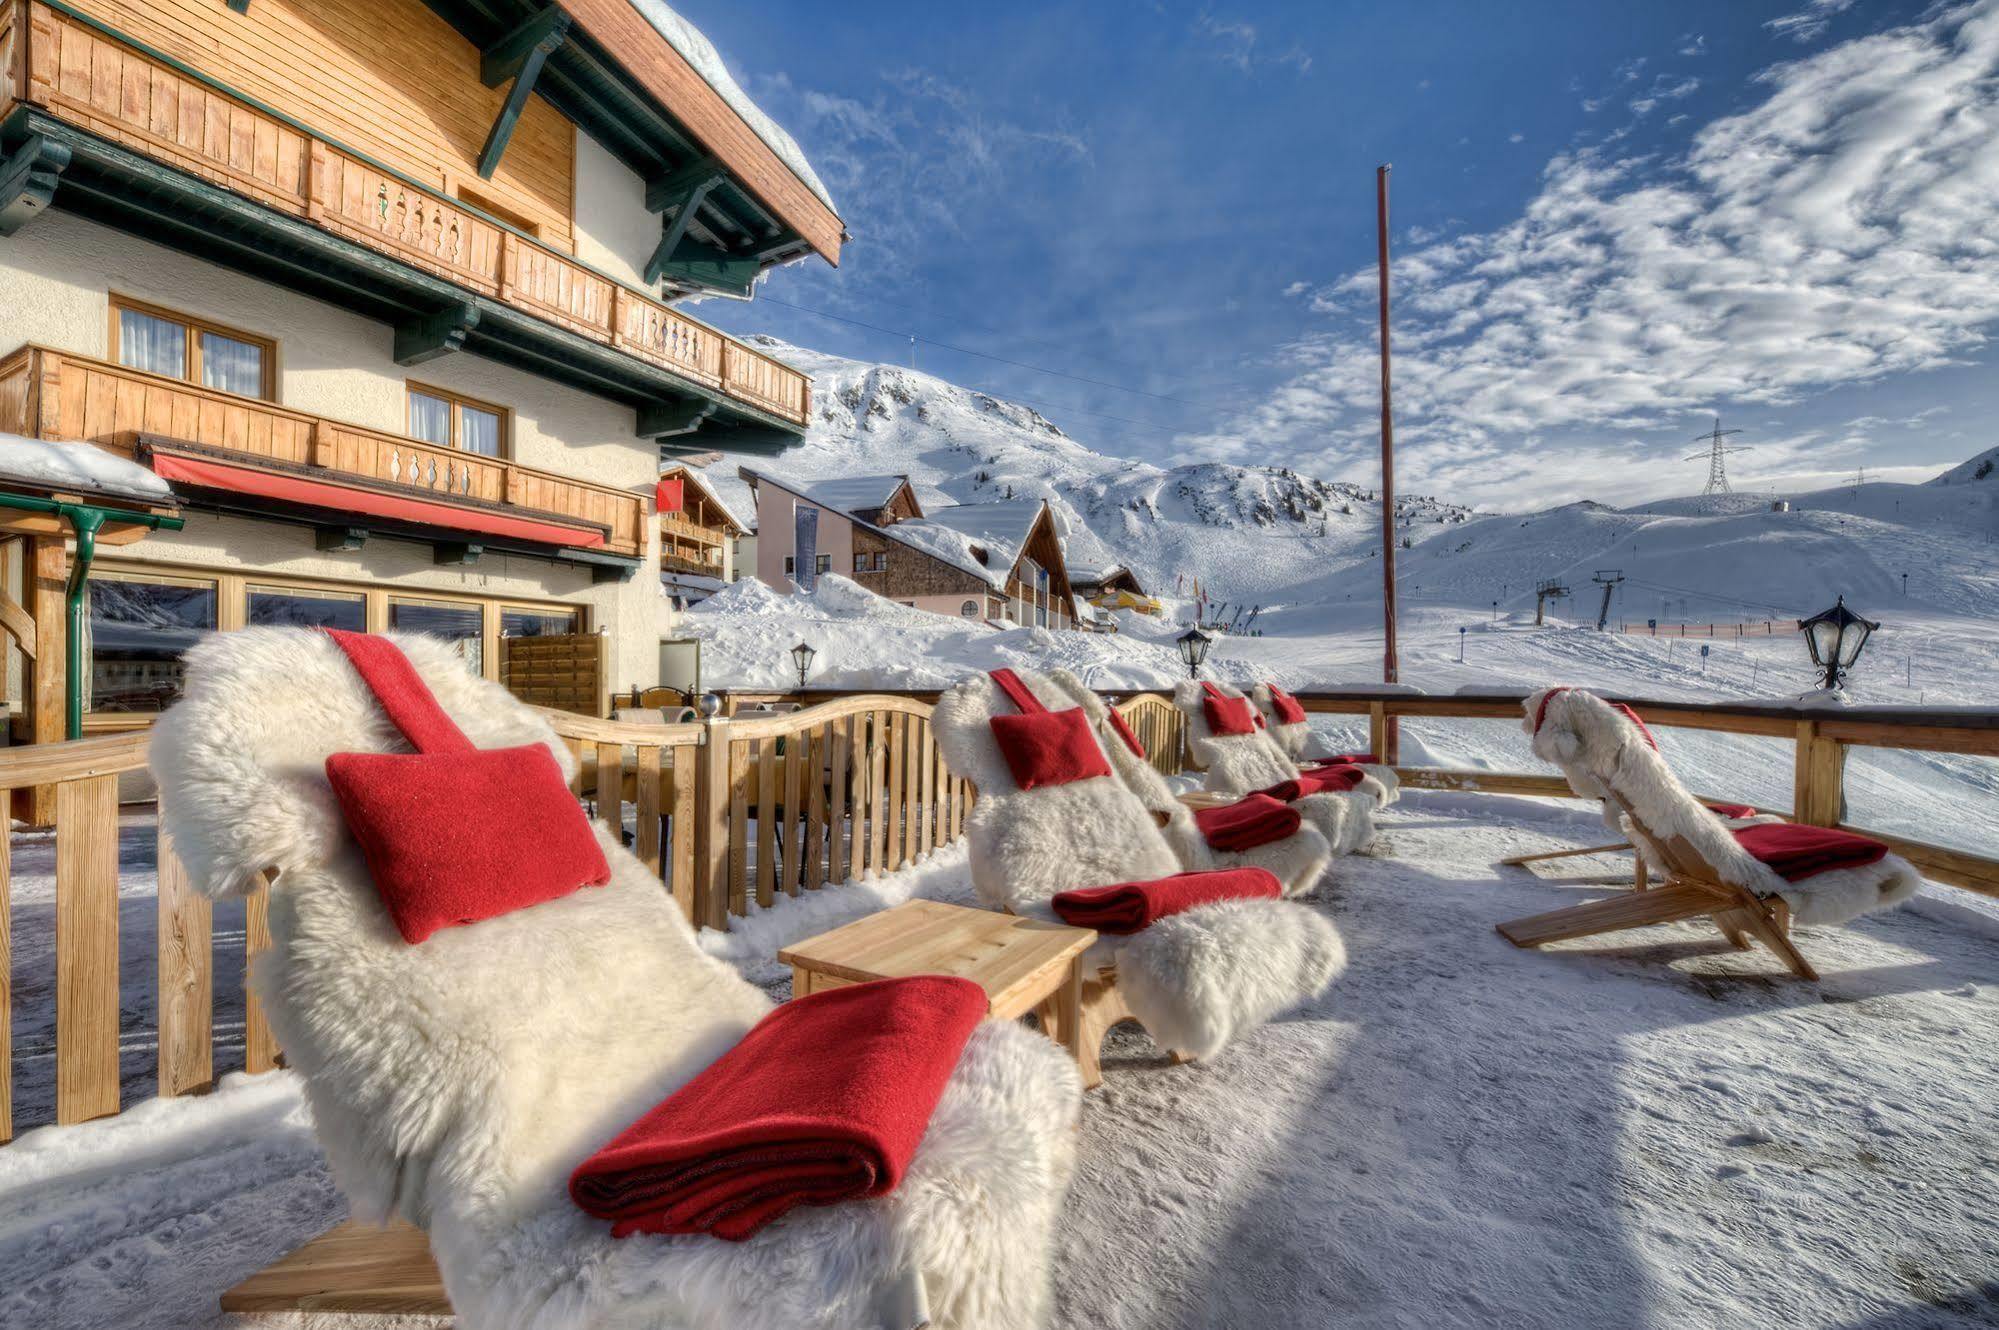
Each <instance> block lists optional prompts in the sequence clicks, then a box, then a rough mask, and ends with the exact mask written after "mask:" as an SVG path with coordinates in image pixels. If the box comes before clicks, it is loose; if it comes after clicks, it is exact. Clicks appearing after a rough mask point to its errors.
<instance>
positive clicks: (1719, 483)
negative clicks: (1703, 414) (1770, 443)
mask: <svg viewBox="0 0 1999 1330" xmlns="http://www.w3.org/2000/svg"><path fill="white" fill-rule="evenodd" d="M1740 433H1742V431H1741V430H1739V429H1723V428H1722V427H1721V417H1720V416H1716V417H1715V418H1714V428H1713V429H1711V430H1709V431H1708V432H1707V433H1706V434H1698V435H1695V436H1694V440H1693V441H1694V442H1695V443H1705V444H1706V445H1707V451H1705V452H1698V453H1694V454H1692V455H1691V456H1688V457H1684V458H1682V459H1681V460H1682V461H1686V462H1698V461H1700V460H1701V459H1702V458H1703V457H1705V458H1706V459H1707V486H1706V488H1704V489H1702V490H1701V493H1702V494H1727V493H1729V488H1728V468H1727V466H1726V465H1725V464H1724V463H1723V461H1722V459H1723V458H1725V457H1727V456H1728V455H1729V454H1730V453H1740V452H1747V451H1748V447H1747V445H1736V446H1734V447H1730V446H1729V445H1727V444H1724V443H1723V442H1722V440H1723V439H1726V438H1727V437H1728V436H1729V435H1731V434H1740Z"/></svg>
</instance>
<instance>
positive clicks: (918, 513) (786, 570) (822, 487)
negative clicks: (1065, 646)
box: [740, 467, 1077, 628]
mask: <svg viewBox="0 0 1999 1330" xmlns="http://www.w3.org/2000/svg"><path fill="white" fill-rule="evenodd" d="M740 474H741V476H742V478H743V479H744V480H745V481H747V482H749V485H750V490H751V493H752V494H753V495H754V496H755V501H756V523H757V542H756V562H757V566H756V575H757V577H758V578H759V579H761V580H762V581H763V582H764V583H765V584H766V585H767V586H770V587H773V588H775V589H777V590H780V591H791V590H795V589H796V588H797V585H798V584H797V581H796V574H797V571H798V570H797V561H798V551H797V547H796V542H797V536H798V530H799V526H800V522H799V513H800V511H801V510H805V511H810V512H812V513H814V514H816V516H814V517H813V518H811V519H809V521H810V524H811V525H812V526H813V527H814V528H815V537H816V538H815V542H814V544H815V548H814V552H813V559H814V567H815V569H816V571H817V572H819V573H839V574H841V575H842V576H845V577H850V578H852V579H853V580H854V581H855V582H858V583H859V584H860V585H862V586H864V587H866V588H867V589H868V590H870V591H872V592H874V593H875V594H876V595H879V596H884V597H886V598H888V599H889V600H895V601H900V602H901V603H903V604H904V605H909V606H913V607H914V608H916V609H922V610H930V611H932V612H934V613H937V614H948V615H951V616H953V617H956V618H962V619H984V620H987V621H990V622H993V623H1011V624H1020V625H1027V626H1035V627H1044V628H1074V627H1076V626H1077V617H1076V601H1075V592H1074V591H1073V589H1072V588H1071V587H1070V585H1069V573H1068V569H1067V567H1066V566H1065V564H1064V560H1063V553H1062V540H1061V536H1060V534H1059V533H1058V532H1057V530H1056V527H1055V517H1054V514H1053V513H1052V512H1051V511H1050V510H1049V507H1048V504H1047V503H1046V502H1045V501H1043V500H1040V499H1013V500H1007V501H1005V502H999V503H965V504H956V505H952V506H949V507H944V508H936V509H933V510H930V511H928V512H926V511H925V510H924V508H923V506H922V504H921V503H920V502H919V501H918V500H917V497H916V491H915V490H914V489H913V488H911V486H910V484H909V478H908V477H907V476H843V477H840V478H838V479H834V480H825V481H818V482H815V483H811V484H803V483H798V482H792V481H787V480H784V479H781V478H779V477H777V476H773V475H771V474H769V473H768V472H762V471H755V470H752V469H750V468H748V467H745V468H742V470H741V472H740Z"/></svg>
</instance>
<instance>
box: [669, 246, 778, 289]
mask: <svg viewBox="0 0 1999 1330" xmlns="http://www.w3.org/2000/svg"><path fill="white" fill-rule="evenodd" d="M662 244H663V242H662ZM653 257H654V260H655V261H656V262H657V263H658V269H659V271H658V273H657V274H656V275H655V274H653V273H652V271H651V265H648V270H647V271H648V275H647V278H646V280H647V281H658V280H660V279H661V278H664V277H672V278H675V279H677V280H679V281H682V282H685V283H687V284H688V285H690V286H700V287H705V288H706V289H708V290H711V291H726V292H728V293H729V294H731V295H739V296H746V295H748V294H749V293H750V288H752V287H753V286H755V285H756V280H757V274H758V273H761V272H762V271H763V263H762V262H761V261H760V260H758V259H757V258H755V257H754V256H752V255H747V254H736V253H732V252H730V251H729V250H726V249H717V248H716V247H715V246H713V245H704V244H702V243H701V242H700V241H698V240H695V239H694V238H693V237H691V236H686V237H682V238H681V240H680V242H679V244H678V245H676V246H675V247H674V248H673V249H672V250H671V251H666V252H665V254H664V257H663V258H662V257H661V255H660V254H659V253H655V254H654V256H653Z"/></svg>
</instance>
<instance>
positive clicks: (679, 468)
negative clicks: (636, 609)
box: [654, 463, 749, 609]
mask: <svg viewBox="0 0 1999 1330" xmlns="http://www.w3.org/2000/svg"><path fill="white" fill-rule="evenodd" d="M654 492H655V494H656V496H657V499H656V502H657V506H658V508H659V578H660V584H661V585H662V586H663V587H665V588H666V591H667V595H668V596H669V598H670V599H671V600H672V601H673V603H674V607H675V608H676V609H680V608H685V607H686V606H688V605H692V604H696V603H698V602H700V601H702V600H705V599H707V598H708V596H709V595H711V594H713V593H714V592H716V591H719V590H721V589H722V588H723V587H724V586H726V585H728V584H729V583H730V582H732V581H734V580H735V578H736V558H735V551H736V546H737V542H739V541H740V540H742V538H743V537H744V536H746V535H748V534H749V527H748V526H747V525H746V524H745V523H744V522H743V520H742V519H741V518H740V517H738V516H737V515H736V514H735V513H734V512H733V511H732V510H731V509H730V507H729V505H728V504H727V503H726V502H725V501H724V500H723V499H722V497H721V495H719V494H717V493H716V492H715V490H714V488H713V487H712V486H710V485H709V484H708V482H707V481H706V480H705V479H703V477H702V475H701V471H700V469H699V468H697V467H692V466H688V465H685V464H684V463H674V464H672V465H669V466H668V467H667V468H666V469H665V470H663V471H661V472H660V475H659V484H658V486H657V487H656V488H655V491H654Z"/></svg>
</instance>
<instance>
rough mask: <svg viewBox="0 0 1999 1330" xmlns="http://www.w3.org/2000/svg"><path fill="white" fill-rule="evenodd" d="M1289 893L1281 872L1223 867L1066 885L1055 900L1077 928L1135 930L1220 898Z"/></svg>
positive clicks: (1272, 896) (1066, 919) (1057, 908)
mask: <svg viewBox="0 0 1999 1330" xmlns="http://www.w3.org/2000/svg"><path fill="white" fill-rule="evenodd" d="M1283 894H1284V888H1283V886H1282V885H1280V884H1279V883H1278V881H1277V878H1276V877H1275V876H1274V875H1272V874H1271V873H1270V872H1269V871H1268V870H1266V869H1262V868H1218V869H1211V870H1209V871H1208V872H1204V873H1175V874H1174V875H1173V876H1172V877H1162V878H1157V879H1155V880H1154V881H1151V882H1120V883H1119V884H1117V885H1116V886H1114V887H1086V888H1084V889H1083V890H1081V891H1065V892H1063V893H1062V894H1061V895H1059V896H1057V897H1056V898H1055V900H1054V906H1055V913H1056V914H1058V915H1060V916H1061V917H1062V920H1063V922H1064V923H1068V924H1073V925H1075V926H1076V927H1077V928H1094V929H1096V930H1097V931H1098V932H1099V933H1136V932H1139V931H1140V930H1142V929H1144V928H1146V927H1147V926H1149V925H1151V924H1154V923H1156V922H1158V921H1159V920H1161V919H1164V918H1166V917H1167V916H1168V915H1173V914H1179V913H1180V912H1181V911H1182V910H1191V909H1193V908H1194V907H1195V906H1196V905H1208V904H1212V903H1213V902H1215V901H1232V900H1264V899H1273V900H1274V899H1276V898H1277V897H1279V896H1282V895H1283Z"/></svg>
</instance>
